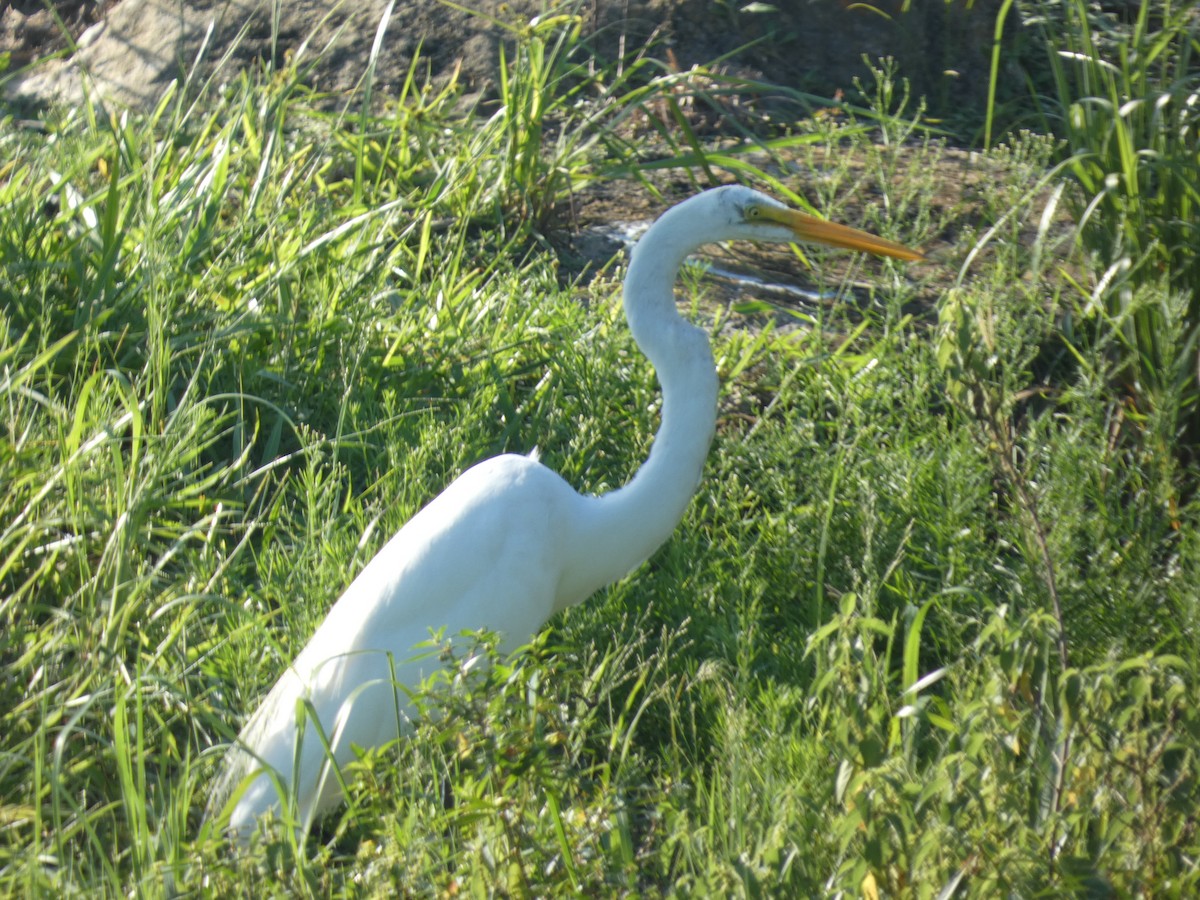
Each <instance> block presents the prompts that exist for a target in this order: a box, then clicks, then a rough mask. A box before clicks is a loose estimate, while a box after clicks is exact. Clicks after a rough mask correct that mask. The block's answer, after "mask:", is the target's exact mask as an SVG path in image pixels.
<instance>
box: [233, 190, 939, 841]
mask: <svg viewBox="0 0 1200 900" xmlns="http://www.w3.org/2000/svg"><path fill="white" fill-rule="evenodd" d="M725 240H749V241H770V242H794V241H815V242H819V243H823V244H828V245H832V246H837V247H844V248H850V249H856V250H863V251H866V252H869V253H874V254H877V255H882V256H891V257H895V258H897V259H902V260H918V259H921V258H922V256H921V254H919V253H917V252H915V251H913V250H910V249H908V248H907V247H904V246H902V245H900V244H896V243H893V242H892V241H887V240H884V239H883V238H879V237H875V236H874V235H871V234H867V233H866V232H862V231H858V230H856V229H853V228H848V227H845V226H842V225H836V224H833V223H830V222H824V221H822V220H820V219H816V218H813V217H811V216H807V215H805V214H803V213H800V212H797V211H795V210H792V209H790V208H788V207H786V206H784V205H783V204H781V203H778V202H777V201H775V200H773V199H771V198H769V197H767V196H764V195H763V194H760V193H758V192H756V191H753V190H751V189H749V188H745V187H741V186H737V185H730V186H726V187H719V188H715V189H713V190H709V191H705V192H703V193H701V194H698V195H696V196H694V197H691V198H690V199H688V200H685V201H683V202H682V203H680V204H678V205H676V206H674V207H672V208H671V209H669V210H667V211H666V212H665V213H664V214H663V215H662V216H661V217H660V218H659V219H658V221H656V222H655V223H654V225H653V226H651V228H650V229H649V230H648V231H647V232H646V233H645V235H644V236H643V237H642V238H641V240H639V241H638V243H637V246H636V247H635V248H634V250H633V254H632V259H631V261H630V264H629V272H628V274H627V275H626V277H625V294H624V303H625V315H626V318H627V319H628V321H629V327H630V330H631V331H632V332H633V337H634V339H635V340H636V341H637V343H638V346H639V347H640V348H641V349H642V352H643V353H645V355H646V356H647V357H648V358H649V360H650V362H651V363H652V364H653V365H654V367H655V369H656V371H657V374H658V379H659V382H660V384H661V386H662V392H663V403H662V425H661V428H660V429H659V431H658V434H657V436H656V437H655V439H654V444H653V446H652V448H651V450H650V457H649V459H647V460H646V462H645V464H644V465H642V467H641V468H640V469H639V470H638V471H637V474H636V475H635V476H634V477H633V479H632V480H631V481H630V482H629V483H628V484H626V485H625V486H624V487H622V488H620V489H618V490H615V491H612V492H610V493H608V494H604V495H602V496H583V495H581V494H579V493H577V492H576V491H575V490H574V489H573V488H572V487H571V486H570V485H569V484H567V482H565V481H564V480H563V479H562V478H561V477H560V476H559V475H558V474H556V473H555V472H553V471H551V470H550V469H548V468H546V466H544V465H542V464H541V463H539V462H538V461H537V460H536V459H534V458H531V457H528V456H518V455H514V454H505V455H503V456H497V457H494V458H492V459H487V460H484V461H483V462H481V463H478V464H477V465H475V466H473V467H472V468H470V469H468V470H467V471H466V472H464V473H463V474H462V475H460V476H459V477H458V478H457V479H456V480H455V481H454V482H453V483H452V484H451V485H450V486H449V487H448V488H446V490H445V491H444V492H443V493H442V494H441V495H439V496H438V497H436V498H435V499H434V500H433V501H432V502H430V503H429V505H428V506H426V507H425V508H423V509H422V510H421V511H420V512H418V513H417V514H416V515H415V516H413V518H412V519H410V520H409V521H408V523H407V524H405V525H404V526H403V527H402V528H401V529H400V531H399V532H397V534H396V535H395V536H394V537H393V538H392V539H391V540H390V541H389V542H388V543H387V544H386V545H385V546H384V548H383V549H382V550H380V551H379V553H378V554H377V555H376V556H375V558H374V559H372V560H371V561H370V563H368V564H367V566H366V568H364V569H363V571H362V572H361V573H360V574H359V576H358V577H357V578H355V579H354V581H353V582H352V583H351V585H350V587H349V588H347V589H346V592H345V593H344V594H343V595H342V596H341V598H340V599H339V600H338V601H337V603H336V604H334V606H333V608H332V609H331V610H330V611H329V615H328V616H327V617H326V619H325V621H324V622H322V623H321V625H320V627H319V628H318V629H317V631H316V633H315V634H314V635H313V636H312V639H311V640H310V641H309V642H308V644H307V645H306V646H305V647H304V649H303V650H302V651H301V652H300V655H299V656H297V657H296V660H295V661H294V662H293V663H292V664H291V665H290V666H288V668H287V670H286V671H285V672H284V673H283V675H282V676H280V678H279V681H278V682H277V683H276V684H275V686H274V687H273V688H272V689H271V692H270V693H269V694H268V695H267V697H266V699H265V700H264V701H263V702H262V704H261V705H260V706H259V707H258V709H257V710H256V711H255V712H254V714H253V715H252V716H251V717H250V719H249V721H248V722H247V724H246V726H245V728H244V729H243V730H242V732H241V734H240V736H239V737H238V740H237V742H236V743H235V744H234V745H233V746H231V748H230V749H229V751H228V755H227V757H226V759H225V764H224V771H223V773H222V775H221V777H220V778H219V780H218V783H217V786H216V788H215V790H214V792H213V802H212V804H210V810H212V811H214V812H216V813H219V812H220V808H221V806H222V805H224V806H228V805H229V803H230V801H231V799H232V810H231V812H230V818H229V826H230V828H231V829H232V830H233V831H234V832H235V833H236V834H237V835H238V836H239V837H240V838H241V839H243V840H245V839H246V838H247V837H248V836H249V835H250V834H251V833H252V832H253V830H254V828H255V825H256V822H257V821H258V820H259V819H260V817H262V816H263V815H265V814H266V813H268V812H269V811H274V812H275V813H276V814H278V813H279V812H280V810H281V808H282V803H281V791H286V792H290V793H291V795H292V796H294V798H295V801H296V805H295V807H294V813H295V816H296V820H295V824H297V825H298V826H299V827H300V829H301V834H304V833H307V831H308V829H309V826H310V825H311V823H312V821H313V820H314V818H315V817H316V816H317V815H318V814H319V813H321V812H323V811H325V810H327V809H329V808H330V807H332V806H334V805H336V804H337V802H338V801H339V800H340V799H341V790H340V788H339V786H338V780H337V778H336V777H335V776H334V775H333V774H332V773H331V771H330V762H329V759H330V755H332V760H333V763H335V764H336V765H338V766H344V765H345V764H346V763H347V762H349V761H351V760H352V759H353V758H354V754H353V752H352V749H351V748H352V746H353V745H358V746H359V747H364V748H370V747H377V746H380V745H382V744H384V743H386V742H387V741H389V740H393V739H395V738H396V737H397V736H399V735H401V734H403V733H404V732H405V731H406V729H407V724H408V719H407V716H408V714H409V713H410V709H409V706H408V702H407V694H406V693H405V691H404V687H405V686H408V687H410V688H415V687H416V686H418V685H419V684H420V683H421V681H422V679H423V678H426V677H428V676H429V675H430V673H431V672H432V671H433V669H434V668H435V667H436V666H438V665H440V664H439V662H438V661H437V659H436V658H430V657H426V658H424V659H414V658H413V654H414V649H413V648H414V647H415V646H416V645H417V644H419V643H421V642H423V641H427V640H428V639H429V637H430V634H431V632H433V631H435V630H440V629H444V632H445V634H447V635H458V634H459V633H461V632H463V631H467V630H476V629H481V628H486V629H490V630H492V631H495V632H499V633H500V634H501V635H502V636H503V638H504V642H505V643H504V644H502V646H501V649H502V650H505V649H508V648H511V647H514V646H517V645H519V644H520V643H521V642H523V641H526V640H528V639H529V637H530V636H531V635H533V634H534V632H536V631H537V629H538V628H540V627H541V626H542V625H543V623H545V622H546V620H547V619H549V618H550V617H551V616H553V615H554V614H555V613H557V612H559V611H560V610H563V609H566V608H567V607H569V606H572V605H574V604H576V603H579V602H581V601H583V600H585V599H586V598H587V597H588V596H590V595H591V594H592V593H593V592H595V591H596V590H598V589H599V588H601V587H603V586H604V585H606V584H609V583H610V582H613V581H615V580H617V579H618V578H620V577H621V576H623V575H625V574H626V573H627V572H629V571H630V570H632V569H633V568H634V567H635V566H637V565H638V564H640V563H641V562H643V561H644V560H645V559H646V558H647V557H649V556H650V554H651V553H653V552H654V550H655V549H657V548H658V547H659V546H660V545H661V544H662V543H663V542H664V541H666V539H667V538H668V537H669V536H670V534H671V532H672V531H673V530H674V529H675V526H676V524H678V522H679V520H680V519H681V518H682V516H683V513H684V510H685V508H686V507H687V504H688V502H689V500H690V499H691V497H692V494H693V492H694V491H695V489H696V486H697V483H698V482H699V480H700V474H701V470H702V469H703V467H704V460H705V457H706V456H707V454H708V447H709V443H710V442H711V440H712V436H713V432H714V428H715V425H716V416H717V373H716V369H715V366H714V364H713V357H712V351H711V349H710V347H709V341H708V336H707V335H706V334H705V332H704V331H703V330H701V329H699V328H697V327H695V326H694V325H691V324H689V323H688V322H686V321H685V320H684V319H682V318H681V317H680V316H679V315H678V313H677V312H676V310H675V298H674V282H675V278H676V275H677V274H678V272H679V267H680V266H681V265H682V263H683V261H684V259H685V257H687V255H688V254H689V253H691V252H692V251H694V250H696V249H697V248H699V247H700V246H702V245H704V244H708V243H712V242H715V241H725ZM305 702H306V703H307V704H309V706H307V707H306V708H307V709H309V710H310V711H311V712H315V714H316V716H317V717H318V719H319V721H320V724H321V728H322V730H323V733H324V735H325V736H326V737H327V738H328V740H329V744H330V750H331V751H332V754H330V753H329V752H328V751H327V750H326V749H325V747H324V746H323V742H322V740H321V739H320V737H319V736H318V734H317V732H316V731H315V729H314V726H313V724H312V722H311V721H306V722H305V723H304V725H303V729H301V728H300V727H298V725H297V721H298V720H297V710H298V707H299V706H301V704H303V703H305ZM301 731H303V737H302V739H301V740H300V741H299V746H298V741H297V738H298V736H299V735H300V733H301ZM239 791H240V793H239ZM233 798H236V799H233Z"/></svg>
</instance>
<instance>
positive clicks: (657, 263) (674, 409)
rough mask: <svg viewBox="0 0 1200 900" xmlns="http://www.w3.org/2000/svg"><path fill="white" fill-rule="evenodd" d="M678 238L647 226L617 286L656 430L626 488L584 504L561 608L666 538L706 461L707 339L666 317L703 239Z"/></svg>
mask: <svg viewBox="0 0 1200 900" xmlns="http://www.w3.org/2000/svg"><path fill="white" fill-rule="evenodd" d="M677 209H678V208H677ZM672 212H674V210H673V211H672ZM668 215H669V214H668ZM666 218H667V217H664V219H666ZM662 221H664V220H663V219H660V222H662ZM678 231H679V230H678V228H674V229H673V228H669V227H668V228H663V229H657V228H654V227H652V228H651V229H650V231H648V232H647V233H646V234H645V236H643V237H642V239H641V240H640V241H639V242H638V244H637V246H636V247H635V248H634V251H633V258H632V260H631V262H630V266H629V272H628V274H627V275H626V278H625V316H626V318H627V319H628V320H629V328H630V331H632V332H633V337H634V340H635V341H637V343H638V346H639V347H640V348H641V350H642V352H643V353H645V354H646V357H647V358H648V359H649V360H650V362H651V364H652V365H653V366H654V368H655V370H656V372H657V374H658V380H659V383H660V385H661V386H662V393H663V403H662V425H661V427H660V428H659V431H658V434H657V435H656V436H655V438H654V445H653V446H652V447H651V449H650V457H649V459H647V460H646V462H645V463H644V464H643V465H642V467H641V468H640V469H638V471H637V473H636V474H635V475H634V477H633V479H632V480H631V481H630V482H629V483H628V484H626V485H625V486H624V487H622V488H620V489H618V490H615V491H612V492H611V493H608V494H605V495H603V496H601V497H594V498H587V499H588V501H589V503H590V505H591V513H592V514H591V515H589V516H588V523H589V524H588V525H587V526H586V528H585V529H584V533H582V534H581V535H580V536H579V537H580V539H581V541H582V542H583V544H582V545H581V550H582V556H581V559H578V560H576V562H577V564H578V565H577V568H576V570H575V571H574V572H572V573H571V574H570V575H569V576H568V578H569V580H570V584H568V585H564V590H563V592H562V594H563V599H564V601H565V604H570V603H574V602H578V601H579V600H582V599H583V598H584V597H585V596H587V595H588V594H590V593H592V592H593V591H595V590H596V589H598V588H600V587H602V586H603V585H605V584H608V583H610V582H612V581H615V580H616V579H618V578H620V577H621V576H622V575H624V574H626V573H627V572H629V571H630V570H631V569H633V568H634V567H635V566H637V565H638V564H640V563H641V562H643V561H645V560H646V558H647V557H649V556H650V554H651V553H653V552H654V551H655V550H656V549H657V548H658V547H659V546H660V545H661V544H662V543H663V542H664V541H666V540H667V538H668V537H670V535H671V532H672V531H674V530H675V526H676V525H677V524H679V520H680V519H681V518H682V517H683V513H684V510H686V509H687V505H688V502H689V501H690V500H691V498H692V495H693V494H694V493H695V490H696V485H697V484H698V483H699V480H700V475H701V472H702V471H703V469H704V460H705V458H706V457H707V456H708V448H709V444H710V443H711V442H712V436H713V432H714V429H715V427H716V419H717V388H718V384H717V372H716V367H715V366H714V364H713V357H712V350H711V349H710V347H709V342H708V336H707V335H706V334H705V333H704V332H703V331H702V330H701V329H699V328H696V327H695V326H694V325H691V324H689V323H688V322H686V321H684V320H683V319H682V318H680V316H679V314H678V313H677V312H676V311H675V292H674V285H675V278H676V275H677V274H678V272H679V267H680V265H682V263H683V260H684V258H685V257H686V256H687V254H688V253H690V252H691V251H692V250H694V249H695V248H696V247H697V246H698V245H699V244H700V243H703V241H702V240H700V239H699V238H698V237H692V238H690V239H689V238H688V237H687V236H686V235H685V236H684V237H682V238H681V237H679V236H678Z"/></svg>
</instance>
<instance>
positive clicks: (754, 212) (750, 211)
mask: <svg viewBox="0 0 1200 900" xmlns="http://www.w3.org/2000/svg"><path fill="white" fill-rule="evenodd" d="M761 215H762V210H761V209H759V208H758V207H757V206H747V207H746V218H747V219H757V218H758V217H759V216H761Z"/></svg>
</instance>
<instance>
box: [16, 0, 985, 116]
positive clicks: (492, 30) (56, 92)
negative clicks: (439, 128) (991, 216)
mask: <svg viewBox="0 0 1200 900" xmlns="http://www.w3.org/2000/svg"><path fill="white" fill-rule="evenodd" d="M1001 2H1002V0H976V2H974V3H971V4H964V3H949V4H947V3H940V2H938V3H926V4H913V5H912V8H911V9H910V10H909V11H907V12H902V11H901V10H902V9H903V7H904V5H905V4H904V3H903V2H902V0H875V2H874V3H873V4H859V3H851V2H848V0H839V2H826V3H811V2H809V3H775V4H761V3H760V4H747V3H743V2H738V0H558V2H555V0H464V2H462V3H455V2H450V0H401V2H395V3H394V5H391V8H390V9H389V5H390V0H362V2H359V3H344V2H342V3H339V2H335V0H292V2H289V3H286V4H282V5H281V6H279V7H278V8H277V12H278V16H277V17H276V16H275V15H273V10H274V9H275V7H274V4H272V3H269V2H266V0H192V2H184V0H0V55H2V54H5V53H7V54H9V59H8V67H7V69H8V71H7V73H3V74H7V75H8V76H10V78H9V82H10V83H9V85H8V87H7V93H8V94H9V95H10V96H12V95H14V94H17V95H20V96H23V97H25V98H26V100H30V99H32V100H34V101H35V102H37V101H42V102H44V101H46V100H48V99H49V98H51V97H57V98H59V99H66V100H67V101H68V102H71V101H74V100H76V99H78V95H79V89H78V81H79V78H78V73H79V71H80V70H85V71H88V72H90V73H91V75H92V76H93V78H95V80H96V83H97V84H99V85H108V88H106V89H105V90H106V92H107V93H108V94H109V95H110V96H111V97H113V98H114V99H116V100H118V101H120V102H121V103H123V104H126V105H131V106H142V107H145V106H152V105H153V102H154V100H155V99H156V97H157V96H158V94H159V93H160V92H161V90H162V88H164V87H165V85H166V84H167V83H169V81H171V80H173V79H175V78H178V77H179V75H180V74H181V73H182V72H183V71H185V70H188V69H190V68H191V67H193V66H195V65H196V62H195V61H196V59H197V57H198V56H199V57H201V63H200V66H199V68H200V69H201V70H202V74H211V70H212V69H214V68H215V67H216V65H217V61H218V60H221V59H222V58H223V57H228V61H227V62H226V63H225V65H227V66H229V67H230V69H236V68H238V67H241V66H245V65H250V64H253V63H254V62H256V61H266V62H272V61H273V62H280V61H281V60H282V59H283V58H284V57H286V56H288V55H295V54H304V53H307V54H308V56H309V58H310V59H318V58H319V64H318V65H317V66H316V67H315V68H314V70H313V71H312V73H311V80H312V81H313V82H314V83H315V84H316V85H317V86H318V87H320V88H321V89H323V90H329V91H333V92H340V91H347V90H350V89H352V88H353V87H354V85H355V84H356V83H357V82H358V81H359V79H360V78H361V77H362V74H363V72H364V71H365V70H366V64H367V59H368V56H369V54H370V53H371V48H372V45H373V43H374V39H375V34H376V29H377V28H378V26H379V23H380V22H381V21H382V20H384V19H386V20H387V29H386V33H385V35H384V40H383V41H382V42H381V45H380V52H379V54H378V59H377V63H378V68H377V81H376V85H377V87H378V88H379V89H380V90H381V91H386V90H388V88H389V87H391V86H394V85H396V84H397V83H398V80H399V79H401V78H403V76H404V73H405V72H406V71H407V69H408V66H409V63H410V62H411V60H412V58H413V54H414V53H416V52H417V51H418V50H419V51H420V55H421V57H422V59H424V60H425V61H426V62H427V63H428V64H429V66H430V68H431V74H432V75H434V76H435V77H436V76H437V75H438V74H439V73H446V72H449V71H451V70H457V71H458V72H459V73H460V74H459V77H460V81H462V82H463V83H464V84H465V86H466V88H467V90H468V91H473V90H477V91H486V90H487V89H488V85H489V84H491V83H494V81H495V75H496V72H497V68H498V66H497V64H498V59H499V52H500V48H501V46H502V44H503V43H504V42H505V40H506V39H508V38H511V35H512V33H513V29H519V28H523V27H527V26H528V24H529V23H530V22H531V21H532V20H534V19H535V18H536V17H538V16H539V15H540V16H542V17H545V16H546V15H548V14H554V13H556V12H558V11H560V10H567V11H570V12H575V13H578V14H579V16H580V18H581V23H582V31H583V34H584V35H585V37H586V39H587V41H588V42H589V44H590V45H591V47H592V48H593V49H594V50H595V52H596V54H597V55H598V56H599V57H600V58H602V59H605V60H608V61H616V60H621V59H625V60H630V59H632V58H633V57H634V56H636V55H648V56H650V57H652V58H654V59H656V60H657V61H658V63H659V64H660V65H661V66H663V67H665V68H668V69H669V68H677V69H681V70H686V69H689V68H690V67H692V66H694V65H711V64H714V62H715V63H716V65H717V66H718V67H720V68H723V69H724V70H726V71H728V72H731V73H733V74H737V75H740V76H745V77H749V78H759V77H761V78H764V79H765V80H767V81H769V82H771V83H773V84H779V85H784V86H787V87H789V88H795V89H798V90H807V91H811V92H813V93H817V94H820V95H822V96H834V95H835V94H837V93H838V92H850V91H852V90H853V80H854V78H855V77H857V76H861V75H862V74H863V72H864V71H865V64H864V62H863V58H864V56H865V57H867V58H869V59H878V58H881V57H885V56H890V57H894V58H896V59H897V61H898V62H899V64H900V70H901V71H902V72H903V73H904V75H905V77H907V78H908V79H910V80H911V81H912V83H913V90H914V94H916V95H918V96H925V97H927V98H929V102H930V104H931V105H932V106H933V107H934V108H935V112H936V108H937V107H938V106H939V105H942V106H945V107H946V108H947V109H953V108H955V107H957V106H961V104H962V103H964V102H969V101H970V98H972V97H975V96H978V95H979V92H980V90H981V89H982V83H981V78H980V77H979V76H981V75H986V72H987V55H988V53H989V52H990V49H991V32H992V27H993V23H994V21H995V10H996V8H997V7H998V6H999V5H1000V3H1001ZM547 9H549V10H550V13H547V12H546V11H547ZM880 12H884V13H887V14H888V15H880V14H879V13H880ZM202 47H203V49H204V53H203V54H201V53H200V52H199V51H200V49H201V48H202ZM56 53H59V54H64V55H65V56H66V57H67V58H66V59H64V60H55V61H52V62H51V63H48V64H46V65H43V66H39V67H37V70H35V71H32V72H22V71H21V70H22V69H23V68H24V67H26V66H28V65H30V64H31V63H33V62H35V61H36V60H38V59H40V58H43V57H45V56H47V55H50V54H56Z"/></svg>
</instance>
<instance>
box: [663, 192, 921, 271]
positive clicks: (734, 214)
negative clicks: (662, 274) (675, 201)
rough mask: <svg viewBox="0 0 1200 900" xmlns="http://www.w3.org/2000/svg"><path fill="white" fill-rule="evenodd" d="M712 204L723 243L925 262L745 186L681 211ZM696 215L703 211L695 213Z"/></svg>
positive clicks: (898, 246)
mask: <svg viewBox="0 0 1200 900" xmlns="http://www.w3.org/2000/svg"><path fill="white" fill-rule="evenodd" d="M695 201H700V202H701V203H703V204H705V205H709V204H711V208H712V215H711V221H713V222H714V224H716V223H720V224H718V225H717V228H719V229H720V230H721V231H723V232H724V233H723V234H722V235H721V239H723V240H728V239H738V240H750V241H770V242H773V243H789V242H792V241H796V242H799V243H814V244H826V245H827V246H830V247H842V248H845V249H848V250H861V251H863V252H864V253H872V254H874V255H876V256H890V257H893V258H895V259H903V260H909V261H913V260H920V259H924V256H922V255H921V254H920V253H918V252H917V251H916V250H912V249H910V248H908V247H905V246H904V245H903V244H897V243H896V242H895V241H889V240H886V239H885V238H881V237H877V236H875V235H873V234H869V233H868V232H865V231H859V230H858V229H857V228H850V227H848V226H846V225H838V224H837V223H835V222H826V221H825V220H824V219H818V218H816V217H815V216H810V215H807V214H806V213H802V212H799V211H798V210H794V209H792V208H791V207H788V206H785V205H784V204H782V203H780V202H779V201H777V200H773V199H772V198H770V197H768V196H767V195H766V194H761V193H759V192H758V191H756V190H753V189H751V188H748V187H744V186H742V185H727V186H725V187H720V188H716V189H715V190H711V191H705V192H704V193H703V194H698V195H697V196H696V197H694V198H693V199H692V200H690V201H687V202H686V203H681V204H680V205H679V206H677V207H676V209H677V210H680V211H681V212H685V214H686V208H687V207H688V206H690V205H691V204H692V203H693V202H695ZM694 212H696V213H698V212H699V210H696V211H694Z"/></svg>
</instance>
